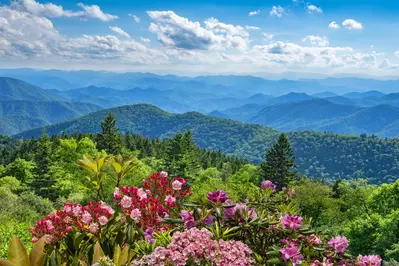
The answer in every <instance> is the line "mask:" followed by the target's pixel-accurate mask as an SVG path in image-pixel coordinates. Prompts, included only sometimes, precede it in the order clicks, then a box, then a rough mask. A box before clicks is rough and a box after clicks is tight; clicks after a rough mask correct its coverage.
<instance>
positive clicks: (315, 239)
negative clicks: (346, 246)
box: [308, 234, 321, 245]
mask: <svg viewBox="0 0 399 266" xmlns="http://www.w3.org/2000/svg"><path fill="white" fill-rule="evenodd" d="M308 242H309V244H311V245H320V244H321V240H320V238H318V237H317V235H315V234H311V235H310V236H309V237H308Z"/></svg>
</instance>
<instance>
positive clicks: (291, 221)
mask: <svg viewBox="0 0 399 266" xmlns="http://www.w3.org/2000/svg"><path fill="white" fill-rule="evenodd" d="M281 225H282V227H283V228H285V229H291V230H296V229H299V228H301V225H302V217H300V216H290V215H285V216H284V217H283V218H282V219H281Z"/></svg>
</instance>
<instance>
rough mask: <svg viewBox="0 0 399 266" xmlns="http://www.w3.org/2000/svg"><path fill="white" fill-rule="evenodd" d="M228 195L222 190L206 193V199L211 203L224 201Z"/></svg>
mask: <svg viewBox="0 0 399 266" xmlns="http://www.w3.org/2000/svg"><path fill="white" fill-rule="evenodd" d="M228 199H229V197H228V196H227V194H226V192H225V191H224V190H218V191H215V192H209V193H208V200H209V201H210V202H213V203H225V202H226V201H227V200H228Z"/></svg>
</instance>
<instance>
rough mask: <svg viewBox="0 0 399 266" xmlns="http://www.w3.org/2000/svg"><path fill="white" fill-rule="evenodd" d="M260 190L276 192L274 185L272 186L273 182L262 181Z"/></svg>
mask: <svg viewBox="0 0 399 266" xmlns="http://www.w3.org/2000/svg"><path fill="white" fill-rule="evenodd" d="M261 188H262V189H263V190H265V189H271V190H272V192H276V185H275V184H273V182H272V181H270V180H264V181H262V183H261Z"/></svg>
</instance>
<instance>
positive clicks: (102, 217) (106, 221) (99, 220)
mask: <svg viewBox="0 0 399 266" xmlns="http://www.w3.org/2000/svg"><path fill="white" fill-rule="evenodd" d="M98 222H99V223H100V224H101V225H106V224H107V223H108V218H107V217H105V216H100V217H98Z"/></svg>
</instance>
